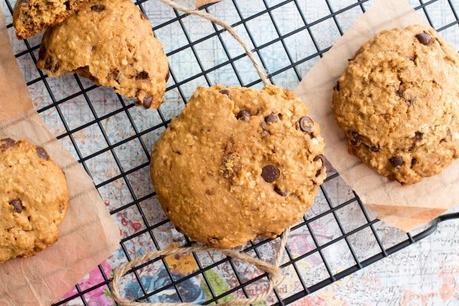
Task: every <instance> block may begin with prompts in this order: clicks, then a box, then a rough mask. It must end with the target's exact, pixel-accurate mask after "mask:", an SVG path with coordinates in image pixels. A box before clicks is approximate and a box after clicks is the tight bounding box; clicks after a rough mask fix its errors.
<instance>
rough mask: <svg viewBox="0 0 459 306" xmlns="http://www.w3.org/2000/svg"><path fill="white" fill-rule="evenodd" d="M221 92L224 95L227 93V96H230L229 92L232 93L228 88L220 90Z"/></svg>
mask: <svg viewBox="0 0 459 306" xmlns="http://www.w3.org/2000/svg"><path fill="white" fill-rule="evenodd" d="M220 93H221V94H222V95H226V96H229V94H230V92H229V90H228V89H222V90H220Z"/></svg>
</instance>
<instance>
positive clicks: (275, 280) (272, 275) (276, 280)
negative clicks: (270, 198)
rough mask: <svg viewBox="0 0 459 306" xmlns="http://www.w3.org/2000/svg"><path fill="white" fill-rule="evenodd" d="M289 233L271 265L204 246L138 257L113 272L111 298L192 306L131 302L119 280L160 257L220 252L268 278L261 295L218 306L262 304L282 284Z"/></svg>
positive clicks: (125, 304)
mask: <svg viewBox="0 0 459 306" xmlns="http://www.w3.org/2000/svg"><path fill="white" fill-rule="evenodd" d="M289 233H290V229H287V230H286V231H285V232H284V233H283V234H282V239H281V243H280V245H279V249H278V250H277V257H276V260H275V263H274V264H271V263H269V262H266V261H263V260H261V259H258V258H254V257H251V256H249V255H247V254H246V253H241V252H239V251H236V250H219V249H214V248H209V247H206V246H192V247H181V248H172V249H164V250H160V251H156V252H149V253H147V254H145V255H143V256H140V257H138V258H136V259H134V260H132V261H130V262H127V263H125V264H123V265H121V266H120V267H118V268H117V269H116V270H115V272H114V273H113V280H112V283H111V289H112V296H113V298H114V300H115V301H116V302H117V303H118V304H120V305H122V306H190V305H194V304H191V303H146V302H135V301H131V300H129V299H127V298H125V297H123V295H122V294H121V292H120V288H121V279H122V278H123V276H124V275H125V274H126V273H128V272H129V271H131V269H132V268H134V267H136V266H138V265H141V264H145V263H147V262H149V261H151V260H154V259H155V258H158V257H161V256H162V257H164V256H172V255H178V256H181V255H186V254H189V253H191V252H203V251H213V252H221V253H223V254H224V255H226V256H228V257H231V258H237V259H239V260H240V261H242V262H245V263H248V264H251V265H254V266H255V267H257V268H258V269H260V270H261V271H263V272H266V273H267V274H268V276H269V284H268V288H267V289H266V290H265V291H264V292H263V293H261V294H259V295H257V296H254V297H251V298H248V299H236V300H233V301H228V302H224V303H220V304H218V305H251V304H256V303H258V302H263V301H265V300H266V298H267V297H268V296H269V295H270V294H271V292H272V291H273V289H274V288H275V287H276V286H277V285H279V284H280V283H281V282H282V279H283V278H282V271H281V269H280V268H279V266H280V264H281V262H282V259H283V255H284V250H285V246H286V244H287V240H288V235H289Z"/></svg>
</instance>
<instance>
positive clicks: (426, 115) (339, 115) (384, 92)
mask: <svg viewBox="0 0 459 306" xmlns="http://www.w3.org/2000/svg"><path fill="white" fill-rule="evenodd" d="M333 108H334V112H335V115H336V119H337V122H338V125H339V126H340V127H341V128H342V130H343V131H344V132H345V134H346V137H347V140H348V145H349V151H350V152H351V153H353V154H355V155H356V156H357V157H359V158H360V159H361V160H362V161H363V162H364V163H365V164H367V165H369V166H370V167H373V168H374V169H375V170H376V171H377V172H378V173H380V174H381V175H384V176H387V177H389V178H391V179H395V180H397V181H399V182H400V183H402V184H412V183H416V182H418V181H419V180H421V179H422V178H423V177H428V176H432V175H436V174H438V173H439V172H441V171H442V169H444V168H445V167H447V166H448V165H449V164H450V163H451V162H452V161H453V160H454V159H455V158H457V157H458V156H459V56H458V55H457V51H456V50H454V48H452V47H451V46H450V45H449V44H448V43H446V42H445V41H444V40H443V39H442V38H440V37H439V36H438V34H437V33H436V32H435V31H434V30H433V29H431V28H430V27H427V26H421V25H413V26H409V27H407V28H403V29H391V30H388V31H384V32H381V33H379V34H378V35H377V36H376V37H375V38H373V39H372V40H370V41H369V42H367V43H366V44H365V45H364V46H363V47H362V48H361V49H360V50H359V51H358V52H357V54H356V55H355V57H354V59H352V60H350V62H349V66H348V68H347V69H346V71H345V72H344V74H343V75H342V76H341V77H340V79H339V80H338V83H337V86H336V87H335V89H334V93H333Z"/></svg>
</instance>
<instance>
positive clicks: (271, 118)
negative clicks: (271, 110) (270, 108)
mask: <svg viewBox="0 0 459 306" xmlns="http://www.w3.org/2000/svg"><path fill="white" fill-rule="evenodd" d="M278 120H279V116H278V115H276V114H270V115H268V116H266V117H265V122H266V123H267V124H271V123H275V122H277V121H278Z"/></svg>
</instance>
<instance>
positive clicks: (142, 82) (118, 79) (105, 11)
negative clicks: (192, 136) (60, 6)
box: [38, 0, 169, 108]
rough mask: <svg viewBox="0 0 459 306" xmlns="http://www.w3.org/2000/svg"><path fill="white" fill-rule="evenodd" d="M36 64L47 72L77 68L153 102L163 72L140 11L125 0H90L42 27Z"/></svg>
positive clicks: (159, 96) (158, 98)
mask: <svg viewBox="0 0 459 306" xmlns="http://www.w3.org/2000/svg"><path fill="white" fill-rule="evenodd" d="M38 67H39V68H40V69H43V70H45V71H46V72H47V73H48V75H50V76H60V75H62V74H65V73H68V72H78V73H79V74H80V75H82V76H84V77H87V78H90V79H92V80H93V81H94V82H96V83H98V84H100V85H103V86H108V87H113V88H114V89H115V90H116V91H117V92H118V93H120V94H122V95H125V96H127V97H133V98H136V99H137V102H138V103H139V104H142V105H143V106H144V107H146V108H150V107H154V108H157V107H158V106H159V105H160V104H161V102H162V100H163V96H164V92H165V90H166V82H167V78H168V76H169V67H168V63H167V57H166V55H165V54H164V51H163V48H162V45H161V43H160V42H159V40H157V39H156V38H155V37H154V35H153V31H152V28H151V24H150V22H149V21H148V19H147V18H146V17H145V15H144V14H143V13H142V12H141V11H140V10H139V9H138V8H137V7H136V6H135V5H134V4H133V3H132V2H131V1H130V0H94V1H91V3H90V4H89V5H88V6H85V7H84V8H83V9H81V10H80V11H78V12H77V13H76V14H74V15H72V16H71V17H69V18H68V19H66V20H65V21H64V22H63V23H62V24H60V25H58V26H55V27H53V28H50V29H49V30H47V31H46V33H45V35H44V37H43V42H42V46H41V49H40V54H39V61H38Z"/></svg>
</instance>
